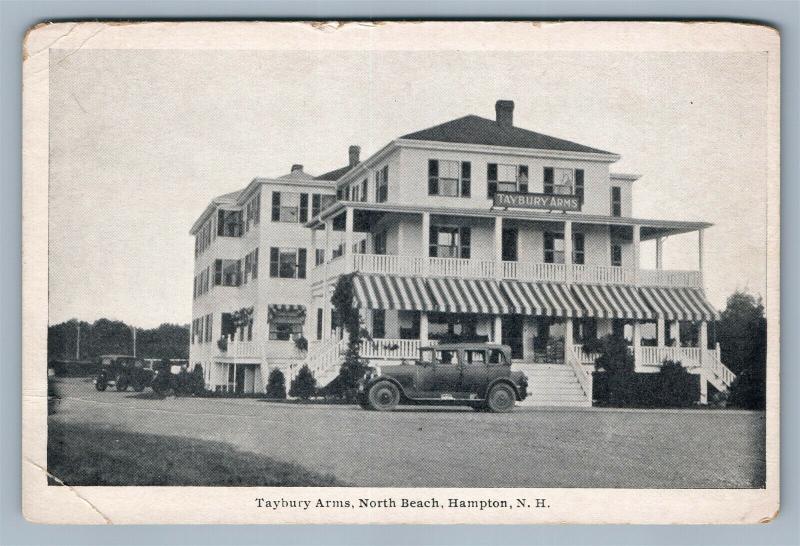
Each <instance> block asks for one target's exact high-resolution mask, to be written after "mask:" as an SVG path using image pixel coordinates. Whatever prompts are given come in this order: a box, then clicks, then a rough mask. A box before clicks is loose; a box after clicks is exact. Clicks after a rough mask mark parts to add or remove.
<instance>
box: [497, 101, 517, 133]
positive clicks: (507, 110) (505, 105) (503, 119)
mask: <svg viewBox="0 0 800 546" xmlns="http://www.w3.org/2000/svg"><path fill="white" fill-rule="evenodd" d="M494 111H495V113H496V114H497V123H499V124H500V125H502V126H504V127H513V126H514V101H513V100H499V101H497V102H496V103H495V105H494Z"/></svg>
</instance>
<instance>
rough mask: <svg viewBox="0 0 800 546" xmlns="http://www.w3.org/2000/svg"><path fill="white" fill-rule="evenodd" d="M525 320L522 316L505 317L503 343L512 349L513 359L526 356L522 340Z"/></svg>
mask: <svg viewBox="0 0 800 546" xmlns="http://www.w3.org/2000/svg"><path fill="white" fill-rule="evenodd" d="M524 322H525V320H524V317H523V316H522V315H507V316H504V317H503V331H502V334H503V335H502V342H503V345H508V346H509V347H511V358H523V357H524V356H525V354H524V353H525V351H524V343H523V338H522V327H523V324H524Z"/></svg>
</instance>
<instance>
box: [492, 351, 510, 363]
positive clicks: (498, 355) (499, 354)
mask: <svg viewBox="0 0 800 546" xmlns="http://www.w3.org/2000/svg"><path fill="white" fill-rule="evenodd" d="M488 352H489V364H505V363H506V357H505V355H504V354H503V351H501V350H500V349H489V351H488Z"/></svg>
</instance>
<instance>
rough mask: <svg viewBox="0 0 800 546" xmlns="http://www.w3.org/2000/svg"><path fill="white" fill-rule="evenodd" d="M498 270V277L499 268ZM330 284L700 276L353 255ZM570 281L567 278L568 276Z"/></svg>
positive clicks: (688, 281)
mask: <svg viewBox="0 0 800 546" xmlns="http://www.w3.org/2000/svg"><path fill="white" fill-rule="evenodd" d="M498 267H499V271H498V269H497V268H498ZM327 271H328V276H329V278H334V277H337V276H339V275H341V274H343V273H349V272H351V271H359V272H361V273H374V274H384V275H420V276H432V277H461V278H473V279H476V278H477V279H480V278H484V279H492V278H498V275H497V273H498V272H499V274H500V275H499V278H503V279H514V280H519V281H529V282H567V281H568V280H571V282H573V283H579V284H629V285H635V284H638V285H640V286H665V287H689V288H702V286H703V275H702V273H701V272H700V271H683V270H668V269H639V270H638V271H637V270H635V269H632V268H625V267H617V266H603V265H582V264H581V265H579V264H573V265H572V267H571V269H569V270H568V269H567V266H566V265H565V264H558V263H543V262H511V261H503V262H495V261H493V260H473V259H463V258H427V257H421V256H398V255H387V254H352V255H350V256H349V257H348V258H345V257H344V256H339V257H337V258H334V259H333V260H331V261H329V262H328V264H327ZM324 272H325V265H324V264H321V265H318V266H317V267H315V268H314V269H312V272H311V274H310V275H309V278H310V279H311V280H312V282H316V281H319V280H322V277H323V275H324ZM568 272H569V273H570V275H567V273H568Z"/></svg>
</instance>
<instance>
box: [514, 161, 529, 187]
mask: <svg viewBox="0 0 800 546" xmlns="http://www.w3.org/2000/svg"><path fill="white" fill-rule="evenodd" d="M517 179H518V180H519V191H520V192H521V193H528V166H527V165H520V166H519V168H518V169H517Z"/></svg>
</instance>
